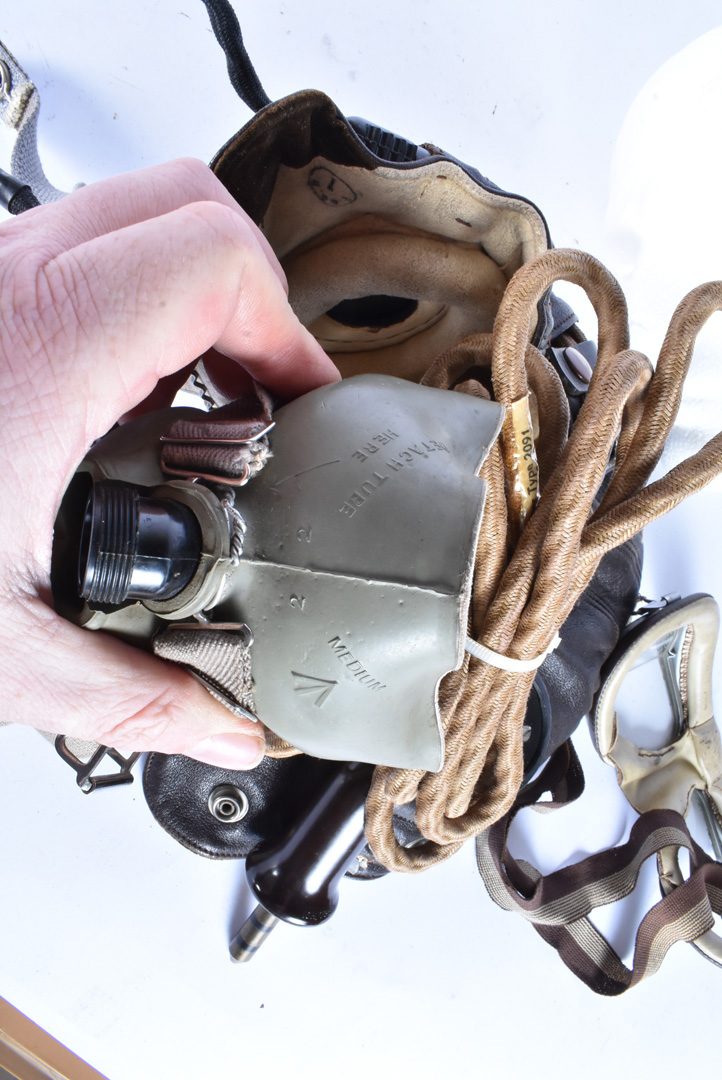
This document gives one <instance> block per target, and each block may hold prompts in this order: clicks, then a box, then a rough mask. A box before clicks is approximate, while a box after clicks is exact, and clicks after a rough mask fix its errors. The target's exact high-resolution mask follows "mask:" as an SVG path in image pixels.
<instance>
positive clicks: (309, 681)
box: [291, 671, 338, 709]
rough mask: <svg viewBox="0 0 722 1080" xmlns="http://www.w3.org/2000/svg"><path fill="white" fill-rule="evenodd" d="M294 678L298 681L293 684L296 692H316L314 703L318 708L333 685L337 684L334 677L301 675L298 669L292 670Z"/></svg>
mask: <svg viewBox="0 0 722 1080" xmlns="http://www.w3.org/2000/svg"><path fill="white" fill-rule="evenodd" d="M291 674H292V675H293V677H294V679H297V680H298V682H297V683H296V685H295V686H294V688H293V689H294V690H295V691H296V693H297V694H316V695H317V697H316V700H315V701H314V705H316V706H317V707H318V708H319V709H320V708H321V706H322V705H323V703H324V701H325V700H326V698H327V697H328V695H329V694H330V693H331V691H332V690H333V688H334V686H338V683H337V681H336V680H335V679H319V678H318V677H317V676H316V675H302V674H301V672H300V671H292V672H291Z"/></svg>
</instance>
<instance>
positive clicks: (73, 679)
mask: <svg viewBox="0 0 722 1080" xmlns="http://www.w3.org/2000/svg"><path fill="white" fill-rule="evenodd" d="M21 619H22V621H23V623H25V625H23V626H17V625H16V626H15V627H13V635H12V638H11V640H9V641H7V642H6V643H5V651H6V654H7V653H9V654H10V657H11V658H12V662H11V663H10V664H8V671H9V673H10V681H9V686H8V687H7V690H8V697H7V700H8V701H9V702H10V710H11V715H10V717H9V718H8V719H11V720H15V721H16V722H18V723H24V724H28V725H29V726H31V727H40V728H43V729H44V730H46V731H54V732H58V733H62V734H65V735H72V736H75V737H77V738H81V739H89V740H92V741H94V742H98V743H101V744H102V745H104V746H113V747H115V748H116V749H118V750H121V751H124V752H131V751H135V750H139V751H148V750H155V751H159V752H161V753H164V754H185V755H187V756H188V757H194V758H196V759H197V760H198V761H204V762H206V763H207V764H209V765H216V766H218V767H220V768H225V769H249V768H253V766H254V765H257V764H258V762H259V761H260V760H261V758H262V757H263V752H264V747H265V743H264V735H263V729H262V728H261V726H260V724H257V723H254V722H253V721H252V720H247V719H242V718H239V717H236V716H234V714H233V713H231V712H230V711H229V710H228V709H226V708H224V706H222V705H220V704H219V703H218V702H217V701H215V700H214V699H213V698H212V697H211V696H210V694H209V693H208V692H207V691H206V690H205V689H204V688H203V686H201V684H200V683H199V682H197V680H196V679H194V678H193V677H192V676H191V675H188V674H187V673H186V672H184V671H183V670H182V669H180V668H179V667H176V666H175V665H173V664H170V663H165V662H163V661H162V660H158V659H156V658H155V657H154V656H150V655H149V654H148V653H145V652H143V651H141V650H140V649H136V648H134V647H133V646H131V645H126V644H125V643H124V642H122V641H119V640H117V639H116V638H114V637H111V636H110V635H109V634H104V633H89V632H88V631H86V630H82V629H80V628H79V627H77V626H74V625H73V624H72V623H68V622H65V620H64V619H61V618H60V617H59V616H57V615H55V613H54V612H52V611H51V610H50V609H49V608H47V607H46V606H45V605H44V604H43V603H42V601H40V600H31V601H30V603H29V604H28V605H27V606H26V607H24V608H23V609H22V616H21ZM17 621H18V620H17V617H16V619H15V622H16V623H17ZM5 625H6V626H7V623H6V624H5ZM29 642H32V649H30V648H28V643H29Z"/></svg>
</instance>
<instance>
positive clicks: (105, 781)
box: [55, 735, 140, 795]
mask: <svg viewBox="0 0 722 1080" xmlns="http://www.w3.org/2000/svg"><path fill="white" fill-rule="evenodd" d="M67 739H68V736H67V735H58V737H57V738H56V740H55V749H56V750H57V752H58V754H59V755H60V757H61V758H62V759H63V761H64V762H65V763H66V764H67V765H69V766H70V767H71V769H73V770H74V771H75V774H76V783H77V785H78V787H79V788H80V790H81V791H82V792H84V794H86V795H90V794H91V793H92V792H93V791H95V790H96V788H101V787H115V786H116V785H117V784H132V783H133V780H134V777H133V774H132V772H131V770H132V768H133V766H134V765H135V763H136V761H137V760H138V758H139V757H140V751H138V752H137V753H134V754H128V755H127V757H126V756H125V755H124V754H121V753H120V751H119V750H115V749H114V748H113V747H112V746H99V747H98V749H97V750H96V751H95V753H94V754H93V755H92V757H91V758H90V760H89V761H81V760H80V758H79V757H78V756H77V755H76V754H74V753H73V751H72V750H71V749H70V747H69V746H68V744H67ZM105 757H109V758H111V760H112V761H114V762H115V763H116V765H119V766H120V769H119V771H118V772H112V773H103V774H102V775H101V776H95V775H93V774H94V773H95V770H96V769H97V767H98V765H100V763H101V761H102V760H103V759H104V758H105Z"/></svg>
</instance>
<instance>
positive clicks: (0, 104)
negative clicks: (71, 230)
mask: <svg viewBox="0 0 722 1080" xmlns="http://www.w3.org/2000/svg"><path fill="white" fill-rule="evenodd" d="M39 111H40V94H39V93H38V91H37V88H36V87H35V85H34V83H32V82H31V80H30V79H29V77H28V75H27V74H26V73H25V71H23V69H22V68H21V67H20V64H19V63H18V62H17V60H16V59H15V57H14V56H13V54H12V53H11V52H10V51H9V49H7V48H6V47H5V45H3V43H2V42H1V41H0V120H1V121H2V123H3V124H4V125H5V127H7V128H8V129H9V130H10V131H11V132H12V133H14V135H15V143H14V146H13V150H12V154H11V157H10V172H11V173H12V174H13V176H15V177H16V178H17V179H18V180H21V181H22V182H23V183H24V184H28V185H29V186H30V187H31V188H32V191H33V194H34V195H35V197H36V198H37V199H38V201H39V202H41V203H49V202H57V200H58V199H62V198H63V196H64V195H66V194H67V192H65V191H60V190H59V189H58V188H56V187H53V185H52V184H51V183H50V182H49V180H48V178H47V177H46V175H45V173H44V172H43V167H42V165H41V164H40V157H39V155H38V141H37V139H38V113H39Z"/></svg>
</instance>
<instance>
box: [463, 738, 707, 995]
mask: <svg viewBox="0 0 722 1080" xmlns="http://www.w3.org/2000/svg"><path fill="white" fill-rule="evenodd" d="M583 790H584V776H583V773H582V769H581V765H580V763H579V760H578V758H577V756H576V754H575V752H574V749H573V747H572V745H571V743H570V742H567V743H565V744H564V745H563V746H562V747H560V749H559V750H558V751H557V752H556V754H555V755H554V756H553V757H552V758H551V760H550V762H549V764H548V765H547V767H546V769H545V770H544V772H543V773H542V774H541V775H540V776H539V777H538V779H537V780H535V781H534V782H533V783H532V784H531V785H529V787H528V789H526V790H525V791H524V792H523V793H522V795H521V796H520V797H519V798H518V800H517V802H516V803H515V805H514V807H513V808H512V809H511V810H510V811H509V813H508V814H507V815H506V816H505V817H503V818H501V819H500V820H499V821H498V822H496V824H495V825H492V826H491V828H489V829H487V830H486V831H485V832H484V833H482V834H481V835H480V836H479V837H477V841H476V851H477V862H478V865H479V872H480V874H481V877H482V879H483V881H484V884H485V886H486V888H487V890H488V892H489V895H490V896H491V898H492V900H494V901H495V903H497V904H499V906H500V907H502V908H505V909H506V910H507V911H516V912H517V913H518V914H520V915H522V916H523V917H524V918H525V919H528V920H529V922H531V924H532V925H533V927H534V929H535V930H536V931H537V933H538V934H540V935H541V937H542V938H544V940H545V941H547V942H548V943H549V944H550V945H552V946H553V947H554V948H555V949H556V950H557V952H558V953H559V956H560V957H561V959H562V960H563V961H564V963H565V964H566V965H567V967H568V968H570V970H571V971H573V972H574V974H575V975H576V976H577V977H578V978H579V979H581V980H582V982H584V983H586V985H587V986H588V987H590V989H592V990H594V991H595V993H597V994H605V995H609V996H614V995H617V994H622V993H624V991H625V990H627V989H629V987H631V986H635V985H636V984H637V983H639V982H641V980H642V979H644V978H646V976H648V975H652V974H654V972H655V971H657V969H658V968H659V967H660V965H661V963H662V961H663V959H664V957H665V955H666V954H667V951H668V950H669V948H670V946H672V945H673V944H674V943H675V942H676V941H687V942H694V941H696V939H697V938H699V937H701V936H702V935H703V934H705V933H706V932H707V931H709V930H710V929H711V928H712V926H713V924H714V916H715V914H718V915H719V914H721V913H722V864H720V863H717V862H715V861H714V860H713V859H711V858H710V857H709V856H708V855H707V854H706V853H705V852H704V851H703V850H702V848H701V847H700V846H699V845H698V844H697V843H695V841H694V840H693V839H692V837H691V835H690V833H689V830H688V829H687V825H686V823H685V821H684V818H683V817H682V816H681V815H680V814H678V813H677V812H676V811H674V810H652V811H649V812H647V813H645V814H642V815H641V816H640V817H639V818H638V820H637V821H636V822H635V824H634V825H633V827H632V829H631V832H630V835H629V840H628V841H627V842H626V843H625V844H621V845H620V846H619V847H616V848H610V849H609V850H607V851H601V852H598V853H597V854H596V855H590V856H588V857H587V858H585V859H582V860H581V861H580V862H578V863H575V864H574V865H572V866H567V867H564V868H563V869H561V870H556V871H554V872H553V873H551V874H547V875H546V876H542V875H541V874H540V873H539V871H538V870H537V869H536V868H535V867H533V866H532V865H531V864H530V863H528V862H526V861H524V860H521V859H519V860H517V859H515V858H514V857H513V856H512V854H511V853H510V851H509V848H508V846H507V838H508V834H509V829H510V827H511V823H512V821H513V820H514V817H515V816H516V814H517V813H518V812H519V810H521V809H523V808H524V807H529V806H531V807H533V808H534V809H536V810H538V811H540V812H547V811H551V810H556V809H558V808H559V807H561V806H566V805H568V804H569V803H570V802H573V801H574V800H575V799H577V798H578V797H579V795H581V793H582V791H583ZM547 792H548V793H549V794H550V795H551V801H544V802H542V803H540V802H539V799H540V798H541V796H542V795H544V794H545V793H547ZM669 847H674V848H685V849H686V850H687V851H688V852H689V859H690V874H689V878H688V879H687V880H686V881H684V882H683V884H681V885H679V886H678V887H677V888H675V889H672V891H671V892H670V893H669V894H668V895H667V896H665V897H664V898H663V899H662V900H660V901H659V903H657V904H655V905H654V907H653V908H652V909H651V910H650V911H648V912H647V914H646V915H645V916H644V918H643V919H642V920H641V922H640V924H639V927H638V930H637V936H636V941H635V947H634V961H633V966H632V970H631V971H630V970H629V968H627V967H626V966H625V964H624V963H623V962H622V961H621V960H620V958H619V956H618V955H617V953H616V952H615V951H614V949H613V948H612V946H611V945H610V944H609V942H608V941H607V939H606V938H605V937H604V936H603V935H602V934H601V933H600V932H599V931H598V930H597V928H596V927H595V926H594V924H593V923H592V922H591V920H590V918H589V915H590V913H591V912H592V911H593V909H594V908H597V907H601V906H602V905H604V904H610V903H613V902H614V901H615V900H620V899H622V898H623V897H625V896H628V895H629V894H630V893H631V892H632V890H633V889H634V886H635V884H636V881H637V878H638V875H639V870H640V867H641V865H642V863H643V862H644V860H645V859H647V858H649V856H650V855H654V854H656V853H658V852H660V851H662V850H663V849H664V848H669Z"/></svg>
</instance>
